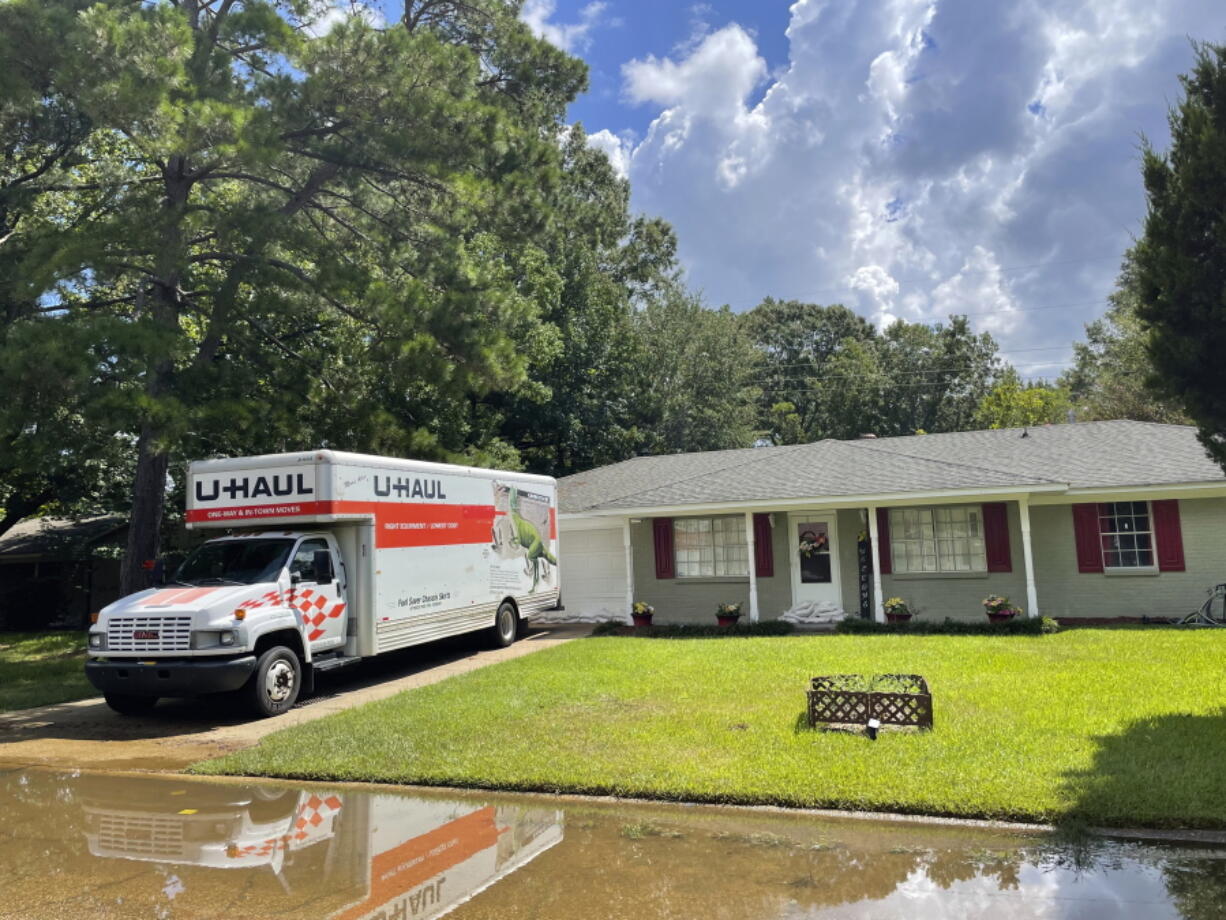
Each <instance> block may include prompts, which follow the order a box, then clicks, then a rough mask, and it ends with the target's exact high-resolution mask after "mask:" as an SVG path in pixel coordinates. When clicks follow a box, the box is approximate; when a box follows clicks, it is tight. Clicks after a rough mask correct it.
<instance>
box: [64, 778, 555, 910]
mask: <svg viewBox="0 0 1226 920" xmlns="http://www.w3.org/2000/svg"><path fill="white" fill-rule="evenodd" d="M74 788H75V790H76V795H77V799H78V800H79V801H80V802H81V804H82V807H83V810H84V821H83V824H84V830H85V838H86V842H87V845H88V848H89V853H90V855H91V856H96V857H101V858H108V859H124V860H133V861H138V862H149V863H156V864H158V865H159V866H161V867H164V868H165V870H166V871H165V872H164V873H161V874H158V875H155V876H153V878H154V879H156V880H157V882H156V885H157V887H158V888H162V886H163V885H164V884H165V882H166V877H167V876H171V877H173V878H175V879H177V880H178V886H179V888H180V889H181V890H180V897H181V900H177V901H176V905H175V906H176V908H181V909H182V911H183V912H184V913H185V914H186V915H188V916H196V915H202V916H203V915H206V914H207V915H209V916H212V915H213V912H212V910H210V907H215V904H216V902H215V901H210V900H209V894H210V893H212V892H215V891H217V890H218V889H223V890H224V888H229V889H230V890H231V891H232V892H233V891H242V892H243V893H244V895H243V905H244V906H246V907H247V910H246V911H244V912H242V913H244V914H255V913H259V912H260V911H259V907H260V906H261V905H266V904H280V905H282V906H284V898H285V894H286V893H287V892H292V894H293V897H294V902H293V903H294V904H296V905H297V906H298V909H299V910H305V911H308V912H309V914H310V915H312V916H318V917H324V916H327V917H330V918H331V920H394V918H404V920H408V918H413V920H432V918H435V917H441V916H443V915H444V914H448V913H450V912H451V911H452V910H454V909H455V908H456V907H457V906H458V905H460V904H461V903H463V902H465V901H467V900H469V899H471V898H472V897H474V896H475V895H477V894H478V893H480V892H482V891H484V890H486V889H487V888H490V887H491V886H493V885H496V884H497V883H498V882H499V881H500V880H501V879H503V878H505V877H507V876H508V875H510V874H511V873H513V872H515V871H517V870H519V869H521V868H523V867H524V866H526V865H527V864H529V863H531V862H532V861H533V860H534V859H535V858H536V857H537V856H539V855H540V854H542V853H544V852H546V851H547V850H549V849H550V848H552V847H554V846H556V845H557V844H559V843H561V842H562V841H563V839H564V838H563V833H564V831H563V815H562V812H560V811H557V810H555V809H550V808H541V807H532V806H530V805H515V804H497V805H496V804H482V803H480V802H477V801H472V800H448V799H444V798H436V797H429V798H409V797H406V796H403V795H386V794H384V795H373V794H369V793H354V792H352V791H347V790H342V789H337V790H330V789H298V788H291V789H281V788H278V787H269V786H254V787H253V786H245V785H235V784H230V783H227V784H225V785H224V786H214V785H200V784H195V783H189V784H186V785H184V784H181V783H168V782H166V781H164V780H155V781H153V782H148V781H142V782H141V784H140V785H139V787H137V786H136V785H135V784H134V783H133V782H132V781H131V780H124V779H121V778H119V777H115V776H106V775H103V774H96V775H92V776H86V777H83V778H82V779H81V781H80V782H79V783H78V784H76V785H75V787H74ZM137 793H139V795H138V794H137ZM219 872H226V873H237V874H239V875H240V876H241V877H240V878H237V879H235V878H231V879H230V880H228V881H220V880H218V879H216V875H217V874H218V873H219ZM115 875H116V877H118V876H119V875H120V873H115ZM270 875H271V876H273V877H275V879H276V882H277V884H275V885H274V884H270V882H271V879H270V878H269V876H270ZM123 877H124V879H125V881H124V884H125V886H126V887H127V888H128V890H129V893H130V898H129V900H130V901H131V902H132V903H134V904H137V905H139V904H141V903H142V897H143V896H144V895H145V892H144V891H142V889H147V887H148V886H147V885H146V884H145V883H146V882H147V881H148V879H149V875H148V874H141V873H139V872H132V871H126V870H125V872H124V873H123ZM223 886H224V888H223ZM163 890H164V889H163ZM163 903H164V902H163Z"/></svg>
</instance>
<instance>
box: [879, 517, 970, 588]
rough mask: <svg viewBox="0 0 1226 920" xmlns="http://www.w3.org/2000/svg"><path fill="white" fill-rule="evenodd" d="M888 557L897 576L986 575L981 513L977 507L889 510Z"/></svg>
mask: <svg viewBox="0 0 1226 920" xmlns="http://www.w3.org/2000/svg"><path fill="white" fill-rule="evenodd" d="M890 555H891V559H892V562H893V571H894V572H895V574H899V575H907V574H912V573H916V572H986V571H987V570H988V559H987V554H986V552H985V550H984V545H983V510H982V509H981V508H980V506H979V505H938V506H936V507H932V508H891V509H890Z"/></svg>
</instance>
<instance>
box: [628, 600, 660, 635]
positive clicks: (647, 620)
mask: <svg viewBox="0 0 1226 920" xmlns="http://www.w3.org/2000/svg"><path fill="white" fill-rule="evenodd" d="M655 612H656V608H655V607H653V606H651V604H648V603H646V602H644V601H635V603H634V606H633V607H631V608H630V616H631V618H632V619H633V620H634V625H635V626H636V627H639V628H646V627H649V626H651V616H652V614H653V613H655Z"/></svg>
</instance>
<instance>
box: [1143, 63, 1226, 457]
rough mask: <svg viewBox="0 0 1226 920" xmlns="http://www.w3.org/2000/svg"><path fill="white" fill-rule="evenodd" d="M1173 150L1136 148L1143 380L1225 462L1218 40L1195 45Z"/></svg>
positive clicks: (1224, 84)
mask: <svg viewBox="0 0 1226 920" xmlns="http://www.w3.org/2000/svg"><path fill="white" fill-rule="evenodd" d="M1195 51H1196V62H1195V65H1194V66H1193V68H1192V71H1191V72H1190V73H1188V74H1185V75H1183V76H1181V77H1180V83H1181V84H1182V86H1183V99H1182V100H1181V101H1180V103H1179V104H1178V105H1177V106H1176V107H1175V108H1174V109H1173V110H1172V112H1171V114H1170V119H1169V121H1170V126H1171V147H1170V150H1168V151H1167V152H1166V153H1165V154H1162V153H1159V152H1157V151H1156V150H1154V148H1153V147H1152V146H1151V145H1149V144H1148V142H1147V143H1146V144H1145V147H1144V163H1143V174H1144V179H1145V193H1146V196H1147V199H1148V204H1149V207H1148V212H1147V214H1146V218H1145V230H1144V235H1143V236H1142V238H1141V240H1140V241H1139V242H1138V243H1137V246H1136V248H1135V261H1136V289H1137V300H1138V303H1137V313H1138V315H1139V316H1140V318H1141V320H1142V321H1143V322H1144V323H1145V324H1146V325H1147V326H1148V327H1149V331H1150V335H1149V339H1148V343H1147V346H1148V351H1149V356H1150V359H1151V361H1152V363H1153V369H1154V371H1153V377H1152V380H1151V384H1152V385H1153V386H1154V387H1155V388H1156V389H1157V390H1158V391H1159V392H1160V393H1162V394H1164V395H1166V396H1169V397H1171V398H1173V399H1176V400H1178V401H1179V402H1180V403H1182V405H1183V407H1184V408H1185V409H1186V411H1187V414H1188V415H1189V416H1190V417H1191V418H1192V420H1193V421H1194V422H1195V424H1196V426H1197V428H1198V430H1199V435H1200V439H1201V442H1202V443H1203V444H1204V445H1205V447H1206V448H1207V449H1208V451H1209V453H1210V455H1211V456H1213V458H1214V459H1215V460H1217V462H1218V463H1220V464H1221V465H1222V466H1223V468H1226V386H1223V384H1222V361H1223V357H1224V356H1226V46H1221V45H1212V44H1198V45H1196V46H1195Z"/></svg>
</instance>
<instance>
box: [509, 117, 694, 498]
mask: <svg viewBox="0 0 1226 920" xmlns="http://www.w3.org/2000/svg"><path fill="white" fill-rule="evenodd" d="M562 154H563V157H562V163H561V173H560V177H559V182H558V188H557V190H556V192H555V194H554V196H553V199H552V202H553V204H552V209H551V214H550V223H549V226H548V228H547V229H546V231H545V232H544V233H542V234H541V236H540V238H539V240H538V243H537V248H534V249H533V250H532V251H531V252H530V253H528V254H527V256H526V261H525V263H524V265H523V267H522V268H521V270H520V272H519V273H520V275H521V276H522V277H523V279H524V281H523V284H524V285H525V286H530V287H531V295H532V296H533V298H534V299H535V300H536V301H537V302H539V303H540V305H541V319H542V326H541V327H540V328H539V329H537V330H535V332H534V335H533V339H532V341H530V342H526V343H525V344H524V347H525V351H526V352H527V353H528V355H529V357H530V360H531V362H532V364H531V366H530V367H529V369H528V376H529V380H528V381H527V383H526V384H525V385H524V386H522V387H520V388H518V389H517V390H515V391H513V392H511V393H506V394H503V393H496V394H493V397H492V398H491V399H490V400H488V402H489V403H490V405H491V406H492V407H493V408H494V411H496V412H497V413H499V414H501V416H502V418H503V421H502V424H501V428H500V430H501V431H502V432H503V434H504V436H505V438H506V440H507V441H508V442H510V443H513V444H515V445H516V446H517V448H518V449H519V451H520V453H521V456H522V459H523V461H524V463H525V464H526V465H527V466H528V467H529V468H530V469H533V470H535V471H537V472H542V473H549V474H552V475H559V476H561V475H566V474H567V473H573V472H576V471H577V470H584V469H590V468H591V467H593V466H599V465H601V464H604V463H611V462H614V461H617V460H622V459H624V458H625V457H627V456H631V455H632V454H633V453H634V451H635V449H636V448H637V447H638V446H639V445H638V444H637V443H636V434H635V431H634V425H635V423H636V412H637V408H636V398H635V392H634V387H635V385H636V383H637V382H638V381H637V378H636V376H635V373H634V368H635V367H636V366H637V364H638V360H639V350H638V349H639V340H638V339H637V338H636V336H635V331H634V322H633V314H634V310H635V306H636V304H638V305H641V304H643V303H645V302H647V301H648V300H653V299H655V298H657V297H658V296H660V292H661V291H662V290H663V289H664V288H665V287H667V286H668V285H669V284H670V282H671V279H672V276H673V275H674V273H675V271H676V266H675V251H676V241H675V239H674V237H673V234H672V230H671V229H670V228H669V227H668V226H667V225H666V224H664V223H663V222H662V221H659V220H650V219H646V218H642V217H639V218H633V217H632V216H631V214H630V210H629V201H630V187H629V184H628V183H627V182H626V181H625V180H624V179H619V178H618V177H617V175H616V174H615V173H614V171H613V168H612V166H611V164H610V163H609V160H608V157H607V156H605V154H604V153H602V152H601V151H599V150H596V149H594V148H592V147H590V146H589V145H588V143H587V136H586V134H585V133H584V132H583V129H582V127H581V126H579V125H575V126H574V127H572V128H571V130H570V131H569V132H568V133H567V135H566V137H565V139H564V142H563V145H562Z"/></svg>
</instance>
